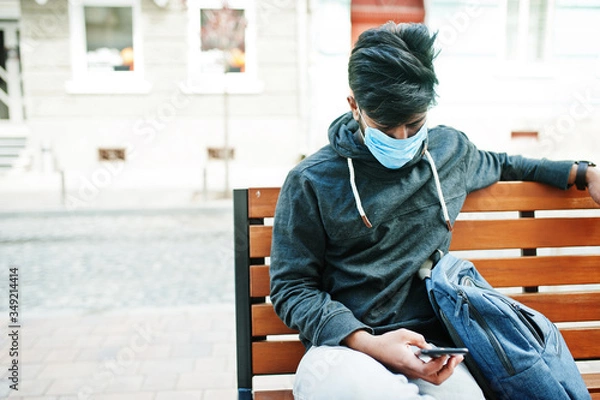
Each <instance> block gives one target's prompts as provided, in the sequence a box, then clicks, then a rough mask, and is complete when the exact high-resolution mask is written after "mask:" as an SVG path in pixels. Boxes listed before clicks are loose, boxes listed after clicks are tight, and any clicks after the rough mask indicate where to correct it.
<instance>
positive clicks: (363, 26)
mask: <svg viewBox="0 0 600 400" xmlns="http://www.w3.org/2000/svg"><path fill="white" fill-rule="evenodd" d="M350 18H351V21H352V44H353V45H354V43H355V42H356V39H358V36H359V35H360V34H361V32H363V31H365V30H367V29H369V28H372V27H375V26H379V25H381V24H383V23H386V22H388V21H394V22H395V23H400V22H423V21H424V20H425V8H424V6H423V0H352V5H351V14H350Z"/></svg>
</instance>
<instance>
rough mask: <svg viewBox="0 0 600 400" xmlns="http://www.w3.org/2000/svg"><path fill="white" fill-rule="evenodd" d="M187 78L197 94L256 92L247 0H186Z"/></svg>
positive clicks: (251, 12) (253, 23)
mask: <svg viewBox="0 0 600 400" xmlns="http://www.w3.org/2000/svg"><path fill="white" fill-rule="evenodd" d="M188 16H189V26H188V28H189V31H188V42H189V48H188V61H189V62H188V68H189V70H188V81H187V85H186V89H187V90H189V91H192V92H199V93H222V92H224V91H225V90H227V91H228V92H236V93H239V92H258V91H260V90H262V85H261V84H260V82H258V80H257V74H256V67H257V65H256V64H257V61H256V19H255V15H254V3H253V1H251V0H238V1H234V0H229V1H227V7H224V2H222V1H221V0H188Z"/></svg>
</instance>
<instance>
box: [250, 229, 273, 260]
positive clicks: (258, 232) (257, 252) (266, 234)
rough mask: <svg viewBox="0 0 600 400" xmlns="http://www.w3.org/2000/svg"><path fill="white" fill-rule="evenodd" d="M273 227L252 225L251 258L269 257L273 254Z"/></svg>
mask: <svg viewBox="0 0 600 400" xmlns="http://www.w3.org/2000/svg"><path fill="white" fill-rule="evenodd" d="M272 233H273V227H271V226H264V225H250V257H251V258H262V257H269V255H270V254H271V235H272Z"/></svg>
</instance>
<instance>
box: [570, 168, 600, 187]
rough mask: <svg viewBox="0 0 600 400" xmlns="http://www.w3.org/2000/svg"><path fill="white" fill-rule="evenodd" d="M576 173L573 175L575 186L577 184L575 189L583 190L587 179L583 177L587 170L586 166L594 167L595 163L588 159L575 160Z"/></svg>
mask: <svg viewBox="0 0 600 400" xmlns="http://www.w3.org/2000/svg"><path fill="white" fill-rule="evenodd" d="M575 164H577V174H576V175H575V186H577V190H585V188H587V180H586V179H585V174H586V172H587V169H588V167H595V166H596V164H594V163H593V162H589V161H577V162H575Z"/></svg>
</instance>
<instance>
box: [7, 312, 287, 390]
mask: <svg viewBox="0 0 600 400" xmlns="http://www.w3.org/2000/svg"><path fill="white" fill-rule="evenodd" d="M1 321H2V328H1V329H0V330H1V331H2V341H0V344H1V347H2V348H1V349H0V352H1V353H0V367H1V371H2V372H1V373H0V374H1V376H2V379H1V380H0V382H1V384H2V386H1V387H0V398H4V397H6V396H8V398H9V399H27V400H75V399H78V400H79V399H94V400H125V399H127V400H188V399H194V400H234V399H236V398H237V391H236V372H235V371H236V364H235V318H234V306H233V305H230V304H223V305H206V306H197V307H182V308H165V309H147V310H136V311H123V312H111V313H104V314H87V315H83V314H82V315H64V316H43V315H40V316H23V317H22V321H21V328H20V330H19V383H18V388H19V390H18V391H14V390H11V389H10V388H9V385H10V384H11V382H10V381H9V380H7V378H6V373H7V367H8V366H9V365H10V363H11V361H12V357H10V356H9V353H10V348H9V347H10V343H9V342H10V340H9V341H7V340H6V338H7V335H8V333H7V332H8V325H9V324H8V321H7V317H2V319H1ZM290 384H291V378H290V377H280V378H278V379H274V380H272V381H265V382H259V384H258V385H257V384H255V385H256V386H261V387H268V388H278V387H285V386H286V385H290Z"/></svg>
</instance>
